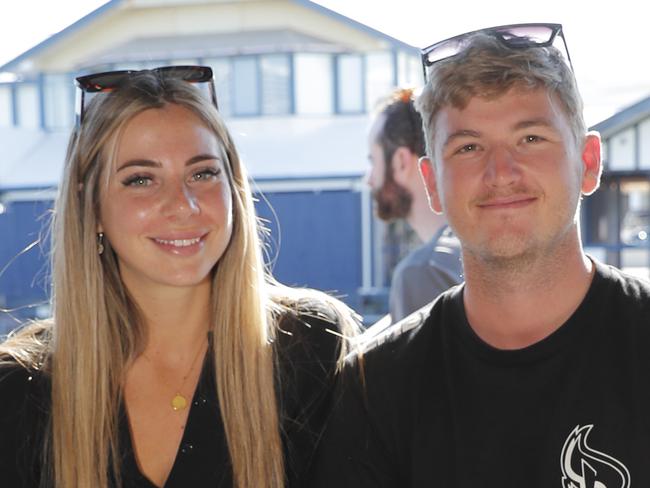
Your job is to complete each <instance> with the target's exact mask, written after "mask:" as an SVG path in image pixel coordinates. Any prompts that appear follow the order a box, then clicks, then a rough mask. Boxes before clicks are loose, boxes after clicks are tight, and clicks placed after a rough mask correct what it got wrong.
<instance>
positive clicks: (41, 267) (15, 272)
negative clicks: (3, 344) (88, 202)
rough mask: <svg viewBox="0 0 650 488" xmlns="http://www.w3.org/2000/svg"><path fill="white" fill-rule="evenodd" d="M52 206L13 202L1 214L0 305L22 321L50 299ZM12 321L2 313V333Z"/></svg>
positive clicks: (0, 320)
mask: <svg viewBox="0 0 650 488" xmlns="http://www.w3.org/2000/svg"><path fill="white" fill-rule="evenodd" d="M51 205H52V202H51V201H46V200H42V201H14V202H9V203H7V204H6V209H5V212H4V213H3V214H1V215H0V308H7V309H10V310H13V312H11V316H13V317H15V318H16V319H19V320H22V319H24V318H28V317H34V316H35V315H36V308H35V307H37V306H38V305H43V304H44V303H46V302H47V299H48V298H47V295H48V291H49V285H48V283H49V257H48V255H47V253H48V252H49V242H48V239H47V226H48V224H49V218H50V212H49V209H50V208H51ZM39 240H40V241H42V242H40V243H37V244H36V245H33V244H34V243H35V242H38V241H39ZM32 245H33V246H32ZM30 246H32V247H30ZM28 248H29V249H28ZM10 322H11V317H9V316H8V314H0V333H2V332H3V329H6V328H7V326H8V325H10Z"/></svg>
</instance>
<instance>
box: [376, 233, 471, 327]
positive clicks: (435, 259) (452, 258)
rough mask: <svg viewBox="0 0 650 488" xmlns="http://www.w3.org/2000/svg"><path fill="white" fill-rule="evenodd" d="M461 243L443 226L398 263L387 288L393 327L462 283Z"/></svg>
mask: <svg viewBox="0 0 650 488" xmlns="http://www.w3.org/2000/svg"><path fill="white" fill-rule="evenodd" d="M462 273H463V267H462V263H461V257H460V241H459V240H458V238H457V237H456V236H455V235H454V234H453V232H452V231H451V229H450V228H449V227H447V226H443V227H442V228H441V229H440V230H439V231H438V232H437V233H436V234H435V235H434V236H433V238H432V239H431V240H430V241H429V242H427V243H425V244H423V245H421V246H420V247H418V248H416V249H414V250H413V251H412V252H411V253H410V254H409V255H408V256H406V257H405V258H404V259H403V260H402V261H400V262H399V263H398V265H397V266H396V267H395V271H394V272H393V280H392V283H391V288H390V296H389V301H388V305H389V311H390V315H391V319H392V322H393V323H395V322H397V321H399V320H401V319H403V318H404V317H406V316H407V315H410V314H411V313H413V312H415V311H416V310H418V309H419V308H421V307H423V306H425V305H426V304H427V303H430V302H432V301H433V300H434V299H435V298H436V297H437V296H438V295H440V294H441V293H442V292H443V291H445V290H447V289H449V288H450V287H452V286H454V285H457V284H458V283H461V282H462V281H463V278H462Z"/></svg>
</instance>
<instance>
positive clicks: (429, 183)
mask: <svg viewBox="0 0 650 488" xmlns="http://www.w3.org/2000/svg"><path fill="white" fill-rule="evenodd" d="M418 163H419V166H420V175H422V181H423V182H424V188H425V189H426V190H427V197H428V198H429V207H431V210H433V211H434V212H435V213H437V214H438V215H440V214H442V204H441V203H440V194H439V193H438V185H437V184H436V183H437V176H436V171H435V168H434V167H433V161H431V159H429V158H428V157H427V156H422V157H421V158H420V160H419V161H418Z"/></svg>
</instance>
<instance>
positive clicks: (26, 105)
mask: <svg viewBox="0 0 650 488" xmlns="http://www.w3.org/2000/svg"><path fill="white" fill-rule="evenodd" d="M16 101H17V103H18V107H17V113H18V126H19V127H23V128H25V129H37V128H38V127H40V125H41V124H40V112H39V105H40V104H39V99H38V86H37V85H36V84H35V83H21V84H19V85H17V86H16Z"/></svg>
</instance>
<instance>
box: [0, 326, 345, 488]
mask: <svg viewBox="0 0 650 488" xmlns="http://www.w3.org/2000/svg"><path fill="white" fill-rule="evenodd" d="M328 330H333V331H338V327H337V325H336V324H332V323H331V322H329V321H326V320H324V319H320V318H315V317H313V316H311V315H300V316H299V317H298V316H293V315H289V314H288V315H286V316H285V317H284V318H283V320H282V321H281V323H280V331H279V333H278V337H277V340H276V343H275V350H276V358H277V368H278V369H277V374H276V378H277V383H276V384H277V392H278V400H279V407H280V415H281V431H282V432H281V435H282V440H283V446H284V452H285V465H286V477H287V486H290V487H299V486H302V485H303V482H302V479H303V477H304V476H305V474H306V472H307V470H308V468H309V466H310V464H311V461H312V456H313V453H314V450H315V447H316V444H317V441H318V440H319V438H320V436H321V433H322V430H323V427H324V425H325V421H326V418H327V415H328V413H329V411H330V406H331V401H332V392H333V390H334V388H333V387H334V383H335V380H336V375H335V368H336V359H337V356H338V352H339V339H338V337H337V336H336V335H335V334H332V333H330V332H328ZM214 385H215V382H214V376H213V371H212V368H211V367H210V361H207V360H206V362H205V364H204V367H203V371H202V373H201V377H200V379H199V383H198V386H197V389H196V392H195V394H194V398H193V400H192V403H191V405H190V411H189V415H188V419H187V423H186V426H185V431H184V434H183V438H182V440H181V443H180V445H179V448H178V451H177V453H176V459H175V461H174V464H173V467H172V470H171V472H170V474H169V477H168V479H167V481H166V483H165V488H176V487H178V488H181V487H182V488H187V487H193V488H201V487H210V488H215V487H224V488H226V487H228V488H230V487H232V470H231V467H230V458H229V454H228V448H227V444H226V436H225V432H224V427H223V423H222V420H221V414H220V410H219V402H218V400H217V393H216V389H215V386H214ZM49 405H50V382H49V378H48V376H47V375H45V374H44V373H40V372H38V371H29V370H27V369H25V368H23V367H21V366H18V365H8V366H0V486H2V487H7V488H9V487H11V488H28V487H29V488H37V487H38V486H39V483H40V473H41V471H42V467H41V459H42V455H43V439H44V435H45V433H46V432H47V431H48V423H49V410H50V408H49ZM120 450H121V452H122V460H121V461H122V462H121V475H122V484H123V486H124V488H154V487H155V485H154V484H153V483H151V481H149V480H148V479H147V478H146V477H145V476H144V475H143V474H142V473H141V472H140V470H139V468H138V464H137V462H136V458H135V455H134V451H133V445H132V442H131V436H130V430H129V424H128V419H127V417H126V414H125V411H124V408H122V409H121V413H120ZM70 455H72V456H74V453H70Z"/></svg>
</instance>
